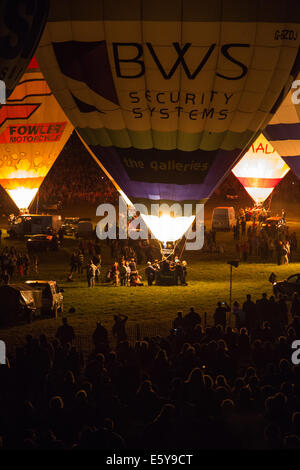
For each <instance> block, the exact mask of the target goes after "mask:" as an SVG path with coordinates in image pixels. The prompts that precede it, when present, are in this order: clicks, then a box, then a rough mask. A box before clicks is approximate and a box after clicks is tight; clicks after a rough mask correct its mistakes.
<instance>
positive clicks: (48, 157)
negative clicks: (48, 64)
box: [0, 58, 73, 209]
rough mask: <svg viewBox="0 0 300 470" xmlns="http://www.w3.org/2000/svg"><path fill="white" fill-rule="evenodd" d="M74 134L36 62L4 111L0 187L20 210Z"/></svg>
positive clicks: (0, 132) (0, 121)
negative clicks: (0, 186)
mask: <svg viewBox="0 0 300 470" xmlns="http://www.w3.org/2000/svg"><path fill="white" fill-rule="evenodd" d="M72 130H73V126H72V125H71V124H70V122H69V121H68V118H67V117H66V115H65V113H64V112H63V110H62V109H61V107H60V106H59V104H58V103H57V101H56V99H55V97H54V95H53V93H52V92H51V90H50V88H49V86H48V84H47V82H46V80H45V78H44V77H43V74H42V73H41V71H40V70H39V66H38V63H37V61H36V59H35V58H33V59H32V61H31V63H30V65H29V67H28V69H27V71H26V73H25V74H24V75H23V77H22V79H21V81H20V82H19V84H18V85H17V87H16V88H15V90H14V92H13V93H12V95H11V97H10V98H9V99H8V100H7V103H6V104H5V105H3V106H1V107H0V184H1V185H2V186H3V188H4V189H5V190H6V191H7V193H8V194H9V195H10V197H11V198H12V199H13V201H14V202H15V204H16V205H17V206H18V208H19V209H21V208H22V209H24V208H28V206H29V205H30V203H31V201H32V200H33V198H34V197H35V195H36V194H37V192H38V190H39V187H40V185H41V184H42V182H43V180H44V178H45V176H46V175H47V173H48V171H49V170H50V168H51V166H52V165H53V163H54V162H55V160H56V158H57V157H58V155H59V154H60V152H61V150H62V149H63V147H64V145H65V143H66V142H67V140H68V138H69V137H70V134H71V132H72Z"/></svg>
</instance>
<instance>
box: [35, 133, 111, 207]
mask: <svg viewBox="0 0 300 470" xmlns="http://www.w3.org/2000/svg"><path fill="white" fill-rule="evenodd" d="M39 198H40V199H39V205H40V206H41V207H43V205H46V206H47V205H48V204H50V203H51V202H52V203H57V202H59V201H60V202H61V204H62V208H69V207H74V206H76V204H77V205H78V204H80V203H83V204H86V203H88V204H93V205H95V206H97V205H98V204H100V202H101V203H103V202H110V203H115V202H117V201H118V193H117V191H116V189H115V187H114V186H113V184H112V183H111V182H110V180H109V179H108V178H107V176H106V175H105V174H104V173H103V172H102V170H101V169H100V167H99V166H98V165H97V163H96V162H95V161H94V160H93V158H92V157H91V156H90V155H89V153H88V151H87V150H86V149H85V148H84V146H83V145H82V143H81V142H80V141H79V139H78V137H77V136H76V135H72V136H71V137H70V139H69V141H68V142H67V144H66V145H65V147H64V149H63V151H62V152H61V154H60V156H59V157H58V159H57V160H56V162H55V163H54V165H53V167H52V168H51V171H50V172H49V173H48V175H47V177H46V179H45V181H44V183H43V185H42V186H41V188H40V191H39Z"/></svg>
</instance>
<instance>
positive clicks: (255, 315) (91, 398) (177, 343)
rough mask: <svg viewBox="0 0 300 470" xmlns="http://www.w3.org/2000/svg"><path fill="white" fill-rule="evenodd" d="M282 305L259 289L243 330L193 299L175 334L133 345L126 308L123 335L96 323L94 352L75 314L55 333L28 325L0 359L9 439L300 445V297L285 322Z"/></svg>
mask: <svg viewBox="0 0 300 470" xmlns="http://www.w3.org/2000/svg"><path fill="white" fill-rule="evenodd" d="M280 301H281V303H282V304H283V303H285V305H286V309H288V306H287V303H286V300H285V299H280ZM278 303H279V302H278ZM278 303H277V302H275V304H276V305H278ZM218 308H222V307H221V305H219V306H218V307H217V309H218ZM217 309H216V311H217ZM276 309H277V307H276V306H274V299H268V298H267V296H265V295H263V297H262V299H259V300H258V301H257V302H252V300H251V297H249V296H248V298H247V299H246V300H245V303H244V305H243V307H242V308H241V310H243V311H244V313H245V318H244V323H243V325H244V326H242V327H241V328H240V329H238V328H232V327H230V326H226V325H221V324H220V323H219V321H218V318H219V317H218V315H216V314H215V316H214V318H215V325H214V326H204V325H203V318H202V317H203V315H200V314H199V313H197V312H196V311H195V309H193V308H191V310H190V311H189V312H188V313H187V314H186V315H183V313H182V312H180V313H179V314H178V315H177V317H176V318H175V319H174V321H173V325H172V329H171V330H170V334H169V335H168V336H155V337H145V338H144V339H143V340H140V341H136V343H135V344H134V345H131V344H130V342H129V341H128V339H127V334H126V322H127V316H121V315H120V316H119V315H115V319H114V320H115V323H114V326H113V334H114V336H115V338H116V342H114V343H112V341H110V340H109V338H110V335H109V334H108V331H107V329H106V328H105V327H104V326H103V325H101V323H99V324H97V326H96V329H95V331H94V334H93V336H92V337H91V343H92V344H93V352H92V353H91V354H90V356H89V357H88V358H87V359H86V360H84V359H83V355H82V354H81V351H80V350H78V349H76V348H75V347H74V344H73V341H74V338H75V336H76V333H77V332H76V330H75V331H74V329H73V328H72V326H71V325H69V324H68V322H67V321H66V320H64V321H63V325H62V326H61V327H60V328H59V329H58V331H57V334H56V338H55V339H54V340H50V339H48V338H46V336H44V335H41V336H40V337H39V338H33V337H32V336H27V337H26V343H25V345H24V346H23V347H19V348H18V349H17V351H16V356H15V358H14V359H11V361H10V363H9V364H8V365H7V366H1V368H0V374H1V389H0V436H1V440H0V442H1V446H2V447H3V448H4V449H15V448H18V449H24V448H25V449H74V450H76V449H113V450H115V451H117V450H120V449H124V448H129V449H130V448H131V449H137V448H140V449H295V448H297V449H299V447H300V368H299V366H297V365H293V363H292V360H291V357H292V352H293V349H292V347H291V345H292V343H293V342H294V340H295V339H297V338H300V317H299V315H300V303H299V304H298V307H297V304H296V303H295V304H294V308H293V310H292V311H290V312H286V315H282V316H281V317H280V318H281V320H280V321H277V320H276V321H273V315H274V316H276ZM281 310H284V308H283V306H281ZM278 311H279V309H278ZM288 314H289V317H288ZM227 315H229V314H228V312H227ZM288 318H289V320H288ZM227 325H228V323H227ZM224 326H225V328H224ZM239 326H241V324H240V325H239Z"/></svg>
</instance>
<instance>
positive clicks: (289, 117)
mask: <svg viewBox="0 0 300 470" xmlns="http://www.w3.org/2000/svg"><path fill="white" fill-rule="evenodd" d="M297 82H298V83H296V82H295V84H294V88H292V89H291V91H290V92H289V93H288V95H287V97H286V98H285V100H284V101H283V103H282V105H281V106H280V107H279V108H278V110H277V112H276V113H275V115H274V117H273V118H272V120H271V121H270V124H269V125H268V126H267V128H266V129H265V130H264V134H265V136H266V137H267V138H268V139H269V141H270V142H271V143H272V145H273V146H274V147H275V149H276V150H277V152H278V153H279V154H280V155H281V157H282V158H283V159H284V161H285V162H286V163H287V164H288V166H289V167H290V168H291V169H292V170H293V172H294V173H295V175H296V176H297V177H298V178H299V179H300V74H299V75H298V77H297Z"/></svg>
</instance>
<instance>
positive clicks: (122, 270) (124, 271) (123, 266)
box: [120, 260, 127, 286]
mask: <svg viewBox="0 0 300 470" xmlns="http://www.w3.org/2000/svg"><path fill="white" fill-rule="evenodd" d="M126 277H127V268H126V263H125V261H124V260H122V261H121V266H120V282H121V286H126V285H127V282H126Z"/></svg>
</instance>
